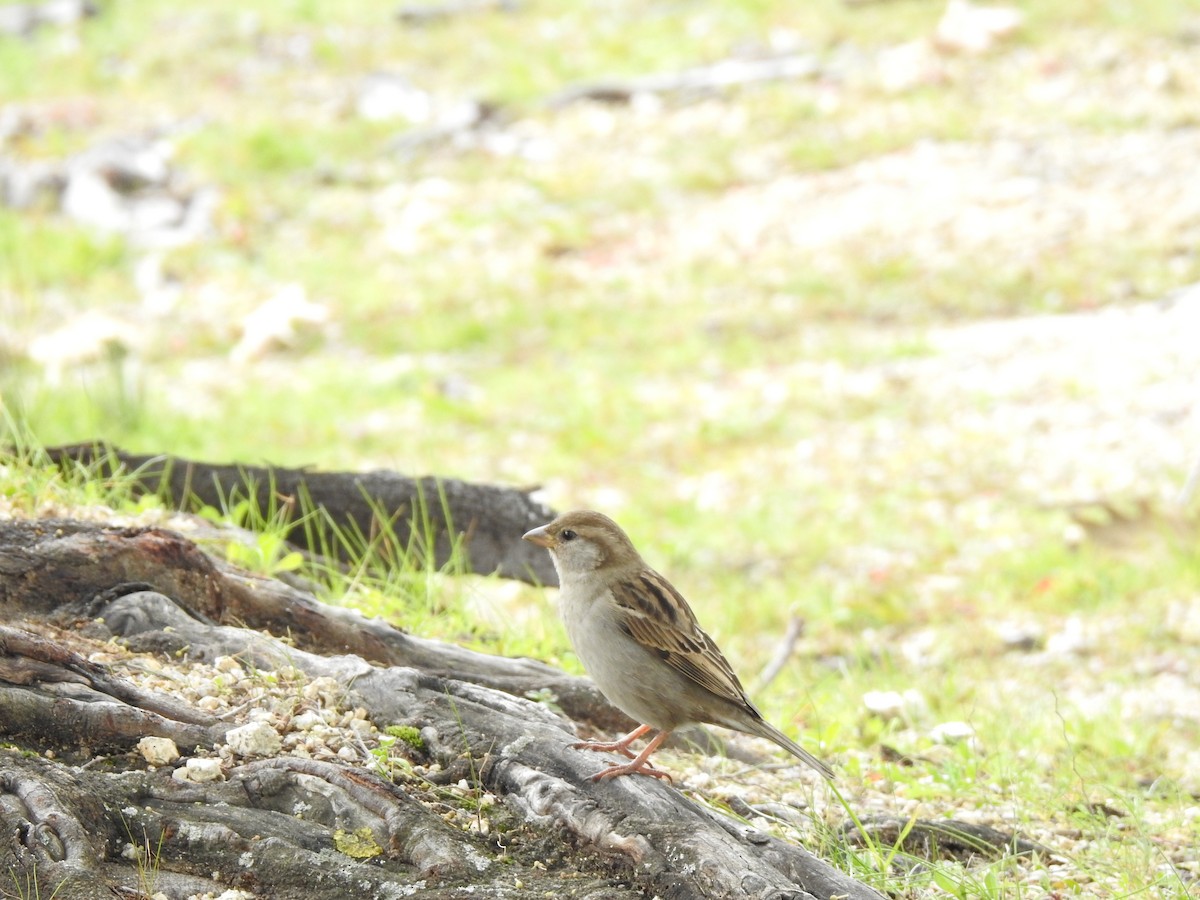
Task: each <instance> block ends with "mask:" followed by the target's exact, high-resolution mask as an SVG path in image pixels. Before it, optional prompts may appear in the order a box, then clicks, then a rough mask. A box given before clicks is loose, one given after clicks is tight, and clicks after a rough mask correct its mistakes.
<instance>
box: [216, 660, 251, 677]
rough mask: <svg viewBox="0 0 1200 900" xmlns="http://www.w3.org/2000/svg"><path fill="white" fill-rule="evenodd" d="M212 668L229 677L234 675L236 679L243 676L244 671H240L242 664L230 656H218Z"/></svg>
mask: <svg viewBox="0 0 1200 900" xmlns="http://www.w3.org/2000/svg"><path fill="white" fill-rule="evenodd" d="M213 668H215V669H216V670H217V671H218V672H226V673H228V674H229V675H236V676H237V677H238V678H242V677H244V676H245V674H246V673H245V670H244V669H242V664H241V663H240V662H238V661H237V659H236V658H235V657H232V656H218V657H217V659H216V662H214V663H213Z"/></svg>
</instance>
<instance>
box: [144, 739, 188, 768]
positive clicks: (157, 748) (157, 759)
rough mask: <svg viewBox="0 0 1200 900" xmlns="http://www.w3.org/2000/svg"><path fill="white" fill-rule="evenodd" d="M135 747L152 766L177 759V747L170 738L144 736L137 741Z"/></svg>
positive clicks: (162, 764) (165, 763)
mask: <svg viewBox="0 0 1200 900" xmlns="http://www.w3.org/2000/svg"><path fill="white" fill-rule="evenodd" d="M137 749H138V753H140V754H142V759H144V760H146V762H148V763H150V765H152V766H165V765H167V764H168V763H173V762H175V760H177V759H179V748H178V747H176V746H175V742H174V741H173V740H171V739H170V738H164V737H144V738H142V739H141V740H140V741H138V743H137Z"/></svg>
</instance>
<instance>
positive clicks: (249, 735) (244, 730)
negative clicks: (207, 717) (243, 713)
mask: <svg viewBox="0 0 1200 900" xmlns="http://www.w3.org/2000/svg"><path fill="white" fill-rule="evenodd" d="M225 743H226V744H228V745H229V749H230V750H232V751H233V752H234V753H236V754H237V755H238V756H273V755H275V754H276V753H278V752H279V748H280V747H281V746H282V745H283V741H282V739H281V738H280V737H279V733H278V732H277V731H276V730H275V729H274V728H272V727H271V726H270V725H267V724H266V723H265V722H251V723H250V724H249V725H242V726H241V727H240V728H233V729H230V730H229V731H228V732H227V733H226V734H225Z"/></svg>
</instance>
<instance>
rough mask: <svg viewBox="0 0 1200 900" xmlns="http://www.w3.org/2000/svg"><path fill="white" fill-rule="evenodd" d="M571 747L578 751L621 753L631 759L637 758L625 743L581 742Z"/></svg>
mask: <svg viewBox="0 0 1200 900" xmlns="http://www.w3.org/2000/svg"><path fill="white" fill-rule="evenodd" d="M571 746H572V747H574V748H575V749H576V750H598V751H599V752H601V753H620V754H623V755H624V756H626V757H628V758H629V759H636V758H637V757H635V756H634V753H633V751H632V750H630V749H629V744H627V743H625V742H624V741H579V742H578V743H575V744H572V745H571Z"/></svg>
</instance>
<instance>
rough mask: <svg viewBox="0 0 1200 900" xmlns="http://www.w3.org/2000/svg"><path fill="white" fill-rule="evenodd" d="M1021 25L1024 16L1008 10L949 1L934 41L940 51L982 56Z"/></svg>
mask: <svg viewBox="0 0 1200 900" xmlns="http://www.w3.org/2000/svg"><path fill="white" fill-rule="evenodd" d="M1024 22H1025V14H1024V13H1023V12H1021V11H1020V10H1019V9H1016V8H1015V7H1012V6H976V5H975V4H974V3H968V2H967V0H950V2H949V3H948V4H946V11H945V13H943V14H942V18H941V20H940V21H939V22H938V24H937V30H936V32H935V33H934V39H935V41H936V42H937V45H938V46H939V47H941V48H942V49H944V50H952V51H954V52H956V53H986V52H987V51H988V50H990V49H992V47H993V46H994V45H995V44H996V42H997V41H999V40H1002V39H1003V38H1006V37H1008V36H1009V35H1011V34H1013V33H1015V32H1016V31H1017V30H1018V29H1019V28H1020V27H1021V26H1022V25H1023V24H1024Z"/></svg>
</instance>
